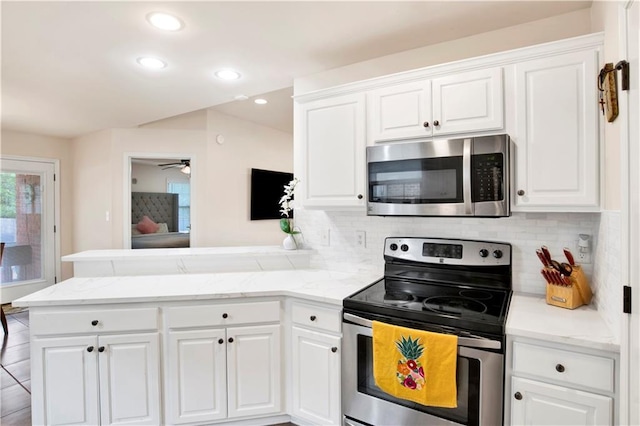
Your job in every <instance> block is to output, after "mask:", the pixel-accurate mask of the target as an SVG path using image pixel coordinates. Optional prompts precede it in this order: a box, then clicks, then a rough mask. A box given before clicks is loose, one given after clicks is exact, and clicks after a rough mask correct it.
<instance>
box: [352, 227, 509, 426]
mask: <svg viewBox="0 0 640 426" xmlns="http://www.w3.org/2000/svg"><path fill="white" fill-rule="evenodd" d="M384 259H385V272H384V277H383V278H382V279H380V280H379V281H376V282H375V283H373V284H371V285H370V286H368V287H366V288H365V289H363V290H361V291H359V292H358V293H355V294H353V295H351V296H349V297H348V298H346V299H345V300H344V314H343V351H342V371H343V374H342V376H343V381H342V409H343V414H344V417H343V424H344V425H374V426H378V425H393V426H399V425H417V424H421V425H422V424H425V425H426V424H428V425H469V426H473V425H486V426H494V425H499V424H502V422H503V418H502V417H503V415H502V411H503V410H502V401H503V381H504V348H505V332H504V327H505V322H506V317H507V311H508V308H509V302H510V300H511V245H510V244H508V243H501V242H493V241H471V240H457V239H441V238H414V237H410V238H387V239H386V240H385V244H384ZM374 320H375V321H382V322H385V323H388V324H394V325H400V326H404V327H409V328H415V329H421V330H428V331H433V332H437V333H448V334H456V335H457V336H458V360H457V374H456V383H457V389H458V404H457V405H458V406H457V408H439V407H429V406H423V405H420V404H417V403H415V402H411V401H407V400H402V399H398V398H395V397H393V396H391V395H389V394H387V393H385V392H383V391H382V390H380V389H379V388H378V387H377V386H376V385H375V381H374V378H373V350H372V337H371V336H372V330H371V324H372V321H374Z"/></svg>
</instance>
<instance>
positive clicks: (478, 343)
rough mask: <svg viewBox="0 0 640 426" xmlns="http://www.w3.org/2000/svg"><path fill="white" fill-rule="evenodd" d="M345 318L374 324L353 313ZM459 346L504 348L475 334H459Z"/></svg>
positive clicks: (366, 324) (353, 321)
mask: <svg viewBox="0 0 640 426" xmlns="http://www.w3.org/2000/svg"><path fill="white" fill-rule="evenodd" d="M344 319H345V320H346V321H349V322H352V323H354V324H357V325H361V326H363V327H366V328H371V327H372V326H373V321H371V320H369V319H366V318H362V317H359V316H357V315H353V314H346V313H345V314H344ZM458 346H464V347H467V348H480V349H502V342H501V341H499V340H491V339H487V338H486V337H482V336H474V335H471V336H470V337H466V336H458Z"/></svg>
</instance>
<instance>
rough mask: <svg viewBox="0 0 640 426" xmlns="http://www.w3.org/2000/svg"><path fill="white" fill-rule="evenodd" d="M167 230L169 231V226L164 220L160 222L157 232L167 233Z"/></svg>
mask: <svg viewBox="0 0 640 426" xmlns="http://www.w3.org/2000/svg"><path fill="white" fill-rule="evenodd" d="M167 232H169V226H168V225H167V224H166V223H164V222H160V223H159V224H158V230H157V231H156V234H160V233H164V234H166V233H167Z"/></svg>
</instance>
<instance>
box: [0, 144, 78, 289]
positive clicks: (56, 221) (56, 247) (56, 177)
mask: <svg viewBox="0 0 640 426" xmlns="http://www.w3.org/2000/svg"><path fill="white" fill-rule="evenodd" d="M0 159H2V160H11V161H25V162H31V163H45V164H51V165H53V226H54V227H55V232H54V233H53V253H52V256H53V283H52V285H53V284H57V282H58V277H60V276H61V273H62V272H61V263H60V262H61V261H60V257H61V254H60V160H58V159H55V158H41V157H26V156H20V155H0ZM69 232H71V230H69Z"/></svg>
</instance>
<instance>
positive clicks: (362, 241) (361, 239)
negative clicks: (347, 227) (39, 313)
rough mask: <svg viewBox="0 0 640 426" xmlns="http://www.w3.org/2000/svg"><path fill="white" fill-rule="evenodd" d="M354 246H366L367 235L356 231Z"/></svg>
mask: <svg viewBox="0 0 640 426" xmlns="http://www.w3.org/2000/svg"><path fill="white" fill-rule="evenodd" d="M356 246H358V247H362V248H365V247H366V246H367V233H366V232H365V231H356Z"/></svg>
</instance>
